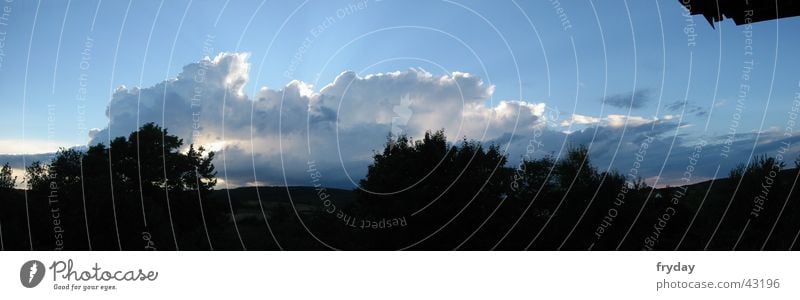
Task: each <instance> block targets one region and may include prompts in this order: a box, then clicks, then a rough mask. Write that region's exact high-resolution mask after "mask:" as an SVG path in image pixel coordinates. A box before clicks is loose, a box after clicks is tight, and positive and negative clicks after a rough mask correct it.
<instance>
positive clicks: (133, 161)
mask: <svg viewBox="0 0 800 300" xmlns="http://www.w3.org/2000/svg"><path fill="white" fill-rule="evenodd" d="M214 158H215V154H214V153H213V152H206V151H205V150H204V149H203V148H202V147H201V148H197V149H195V147H194V145H189V146H188V147H186V146H184V144H183V141H182V140H181V139H180V138H178V137H176V136H173V135H170V134H169V133H168V131H167V130H166V129H162V128H160V127H158V126H156V125H154V124H146V125H144V126H142V127H141V128H140V129H139V130H138V131H136V132H133V133H131V134H130V135H129V136H128V137H119V138H116V139H113V140H112V141H111V143H110V145H109V146H105V145H103V144H98V145H94V146H91V147H89V148H88V149H87V150H86V151H78V150H75V149H62V150H60V151H59V152H58V153H57V154H56V155H55V156H54V157H53V159H52V160H51V161H48V162H38V161H37V162H33V163H31V164H30V165H28V166H26V174H25V178H24V180H25V184H26V185H27V189H25V190H20V189H15V186H17V184H18V183H19V182H20V179H19V178H16V177H15V176H13V174H12V172H11V167H10V166H9V165H8V164H5V165H4V166H3V167H2V168H1V169H0V233H2V235H0V236H1V237H2V246H3V249H5V250H29V249H31V247H33V249H36V250H89V249H91V250H117V249H123V250H211V249H213V250H242V249H247V250H277V249H286V250H324V249H331V248H335V249H375V250H395V249H410V250H452V249H460V250H490V249H495V250H617V249H621V250H731V249H736V250H761V249H769V250H789V249H790V248H794V249H796V248H797V247H800V245H797V244H796V243H795V242H796V237H797V232H798V230H800V226H798V225H797V223H796V221H795V220H797V219H798V218H800V204H798V201H796V200H797V198H798V197H797V195H796V194H795V193H793V188H794V185H795V183H796V182H797V178H798V167H800V161H795V162H794V163H793V165H792V167H794V168H793V169H786V168H785V167H786V166H785V163H784V162H783V161H782V160H779V159H776V158H773V157H767V156H759V157H757V158H755V159H753V161H752V162H751V163H750V164H748V165H740V166H739V167H737V168H735V169H733V170H731V171H730V174H729V178H725V179H718V180H713V181H707V182H702V183H697V184H693V185H687V186H681V187H666V188H653V187H650V186H647V185H646V184H644V182H643V181H642V180H641V178H632V177H630V176H626V175H623V174H621V173H618V172H615V171H613V172H601V171H599V170H598V169H597V168H596V167H594V166H593V165H592V162H591V157H590V155H589V149H587V148H586V147H583V146H575V147H572V148H570V149H569V150H568V151H566V152H565V153H563V154H562V155H560V156H556V155H555V154H550V155H546V156H543V157H536V158H534V157H526V158H525V159H523V160H522V161H521V162H520V163H518V164H516V165H512V164H509V158H508V157H506V156H505V155H504V154H503V153H502V149H500V148H499V147H497V146H494V145H484V144H483V143H480V142H477V141H471V140H466V139H465V140H461V141H458V142H455V143H453V142H449V141H447V139H446V137H445V133H444V132H443V131H436V132H428V133H426V134H425V135H424V136H423V137H422V139H419V140H414V139H412V138H411V137H408V136H404V135H401V136H390V137H388V139H387V142H386V144H385V146H384V148H383V149H382V150H381V151H377V152H376V153H375V154H374V156H373V159H374V161H373V163H372V164H371V165H370V166H369V168H368V172H367V175H366V177H365V178H364V179H363V180H361V182H360V188H358V189H354V190H341V189H333V188H325V187H244V188H236V189H231V190H221V191H220V190H216V191H215V190H214V187H215V185H216V182H217V180H216V171H215V169H214V165H213V160H214Z"/></svg>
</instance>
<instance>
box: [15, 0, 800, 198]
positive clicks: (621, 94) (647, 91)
mask: <svg viewBox="0 0 800 300" xmlns="http://www.w3.org/2000/svg"><path fill="white" fill-rule="evenodd" d="M0 5H4V6H5V7H8V9H9V10H10V12H9V13H7V17H8V21H6V22H5V23H6V24H5V25H0V33H3V34H2V37H3V38H4V40H3V44H2V45H3V46H2V48H0V49H1V50H2V56H0V57H2V61H0V63H2V65H1V66H0V91H2V93H0V111H2V112H3V118H2V119H0V125H2V126H3V127H4V128H7V130H4V131H2V132H0V154H20V153H27V154H32V153H45V152H52V151H53V150H55V149H56V148H58V147H64V146H74V145H84V144H86V143H87V142H89V140H90V138H89V130H90V129H93V128H96V129H99V130H103V129H105V128H107V127H108V125H109V118H108V117H107V115H106V110H107V109H108V104H109V103H110V102H112V101H113V99H117V98H115V97H114V95H115V91H117V88H118V87H119V86H122V85H124V86H126V87H127V88H132V87H141V88H143V89H146V88H148V87H153V86H156V85H158V84H160V83H162V82H164V81H165V80H167V82H168V81H169V79H170V78H175V77H176V76H178V75H179V74H180V73H181V72H182V71H183V70H184V66H187V65H191V64H195V63H198V61H200V60H201V59H203V57H204V56H209V57H210V58H212V59H213V58H214V57H216V56H217V54H218V53H220V52H226V53H247V54H249V56H248V57H247V59H246V60H247V62H246V63H247V64H248V66H249V70H248V72H246V74H247V76H246V85H245V86H244V87H243V93H244V98H247V99H249V100H253V101H255V99H258V98H259V96H258V95H259V93H260V91H261V90H262V88H263V87H267V88H268V89H272V90H282V89H284V87H286V86H287V84H289V83H290V82H291V81H292V80H298V81H301V82H304V83H306V84H308V85H311V86H313V87H310V88H309V89H310V92H312V93H320V91H321V90H322V89H323V87H325V86H326V85H329V84H332V83H333V82H334V81H335V80H336V79H337V78H340V76H341V74H342V73H343V72H345V71H353V72H355V74H356V75H357V76H359V77H358V78H366V77H368V76H369V75H370V74H387V73H390V72H395V71H401V72H408V71H409V70H410V69H411V68H413V70H416V71H414V72H424V73H427V74H429V75H431V76H433V77H437V76H443V75H444V76H451V75H452V74H454V73H453V72H462V73H468V74H470V76H472V77H473V78H480V79H481V80H482V82H483V83H484V86H486V87H489V86H492V89H491V93H490V95H489V97H486V98H480V97H478V98H480V99H481V101H483V104H484V106H485V107H487V108H494V107H497V106H498V105H499V104H500V103H502V101H522V102H524V103H528V104H531V105H533V104H541V103H544V104H545V105H546V107H547V108H548V109H551V110H552V109H557V111H558V117H557V118H554V117H553V116H551V118H550V119H549V120H548V121H550V122H549V123H548V125H547V126H549V127H548V128H549V130H551V131H553V132H554V133H562V134H563V133H565V132H566V133H571V132H575V131H580V130H589V131H586V132H587V133H593V132H594V131H593V130H594V129H592V128H600V127H609V128H617V127H619V126H616V127H615V126H614V124H613V122H614V120H616V119H614V117H609V116H610V115H622V116H627V117H626V118H627V119H628V120H634V121H635V120H639V122H640V123H636V122H634V123H630V124H628V125H631V124H633V125H648V126H650V127H654V126H653V124H655V123H654V122H656V121H655V120H661V121H662V122H664V121H666V122H667V123H670V124H673V125H674V126H673V127H672V129H673V130H672V131H664V132H663V133H664V134H665V136H664V138H665V141H669V140H670V139H672V138H673V137H674V136H675V134H676V132H677V133H678V134H679V137H680V140H679V141H678V142H679V143H683V144H684V146H687V147H688V146H690V145H688V144H692V143H693V142H692V141H694V140H695V139H697V138H704V139H708V140H714V138H715V137H716V138H719V137H723V136H725V135H726V133H728V132H729V130H730V127H731V120H732V118H733V115H734V114H735V113H736V112H737V108H736V102H737V99H738V97H739V93H740V91H741V85H742V84H743V83H745V84H748V85H749V86H750V89H749V93H748V95H747V97H746V99H745V100H746V101H745V102H744V103H745V106H744V108H743V109H742V107H740V109H742V111H743V114H742V115H743V117H742V118H741V120H740V122H739V124H738V126H736V134H737V141H745V142H748V141H750V143H749V144H747V143H744V144H742V145H741V148H742V152H741V153H749V152H748V151H747V150H750V149H752V148H753V145H761V142H763V139H764V138H763V137H760V138H758V139H756V138H755V137H753V136H739V135H743V134H753V133H758V132H772V133H773V134H774V135H775V136H779V133H780V132H781V131H782V130H784V128H785V127H787V122H788V121H789V117H788V116H787V111H790V110H791V109H792V105H793V104H792V99H793V98H794V97H795V93H797V92H800V87H799V86H798V81H799V80H800V74H798V73H797V72H796V70H798V69H800V60H798V59H796V58H795V57H794V55H795V53H800V42H798V41H797V39H796V38H794V37H795V36H796V32H798V29H800V28H798V26H800V18H789V19H783V20H779V21H769V22H761V23H756V24H754V25H753V26H752V33H747V32H746V31H747V30H748V28H746V27H744V26H738V27H737V26H734V24H733V23H732V22H730V21H725V22H723V23H722V24H719V25H718V26H717V29H716V30H715V29H713V28H712V27H711V26H709V25H708V24H707V23H706V21H705V20H704V19H703V18H702V17H691V18H688V19H687V17H685V16H684V15H683V13H684V10H683V7H682V6H680V5H679V3H678V1H667V0H663V1H655V0H652V1H650V0H648V1H602V2H601V1H577V2H576V1H562V2H559V1H516V2H513V1H455V2H449V1H399V0H383V1H377V0H366V1H307V2H302V1H263V2H262V1H102V2H98V1H20V0H17V1H12V2H8V1H4V2H2V4H0ZM359 5H360V6H359ZM690 30H693V34H696V35H697V36H696V37H694V38H691V37H690V36H689V33H692V32H691V31H690ZM748 36H750V39H751V40H752V41H753V49H752V50H753V51H752V52H753V53H752V55H747V54H745V46H746V45H747V43H748ZM690 41H693V43H691V44H690ZM87 42H90V44H91V46H90V47H89V46H87V45H88V44H87ZM87 49H88V50H87ZM87 53H90V55H88V56H87V55H85V54H87ZM293 59H294V60H293ZM749 60H752V61H753V62H754V68H753V70H752V71H751V73H748V75H750V77H749V79H748V80H743V79H742V76H743V68H744V66H746V62H747V61H749ZM422 70H424V71H422ZM81 76H84V77H83V79H85V80H84V81H81ZM689 76H691V81H690V80H689V79H690V77H689ZM387 78H389V79H392V78H394V79H397V78H403V77H402V76H395V77H387ZM389 79H387V80H389ZM223 80H224V79H223ZM455 82H456V83H457V82H458V80H456V81H455ZM82 84H83V85H84V86H83V87H84V88H85V92H86V97H85V101H81V100H78V97H77V96H76V95H77V94H78V93H81V91H82V90H80V88H81V87H82V86H81V85H82ZM365 84H369V83H368V80H365ZM404 84H409V83H408V82H405V83H404ZM376 85H379V84H377V83H376ZM388 86H389V87H394V86H395V85H391V84H389V85H388ZM384 88H386V87H384ZM406 88H407V89H406V90H403V91H405V92H407V91H408V90H411V91H413V90H417V91H423V89H415V87H414V86H410V87H406ZM368 90H369V88H367V87H365V88H364V94H365V95H372V94H371V93H369V92H367V91H368ZM433 91H434V92H436V91H438V90H437V89H436V88H434V90H433ZM300 93H301V94H302V93H308V92H300ZM321 94H324V93H321ZM387 94H388V92H387ZM401 94H402V91H401ZM375 95H380V93H377V94H375ZM462 96H463V95H462ZM120 97H121V96H120ZM343 97H344V96H343ZM123 98H124V97H123ZM138 98H141V97H138ZM312 98H313V97H312ZM398 98H399V97H398ZM423 98H425V97H421V98H420V99H423ZM119 99H121V98H119ZM309 99H311V98H309ZM342 99H344V98H342ZM603 99H606V101H603ZM631 99H633V101H634V102H635V103H636V104H635V105H634V106H633V107H631V106H630V105H629V104H630V100H631ZM373 100H375V101H380V100H379V99H378V100H376V99H373ZM395 100H396V99H394V98H391V99H389V100H387V101H395ZM626 100H627V101H626ZM684 100H685V101H686V102H687V105H686V110H685V111H684V114H683V115H682V116H681V113H680V112H681V109H680V108H681V107H682V106H681V105H675V104H676V103H677V104H681V103H683V101H684ZM120 101H121V100H120ZM137 101H141V99H137ZM308 101H310V102H314V101H319V102H320V103H324V102H325V100H324V97H322V100H319V99H318V100H308ZM768 101H769V104H767V103H768ZM418 104H419V105H422V104H423V103H421V102H420V103H418ZM425 104H426V105H427V107H428V108H434V109H435V108H436V107H437V106H436V105H437V104H436V103H425ZM612 104H616V105H612ZM670 104H673V105H670ZM345 106H346V105H345ZM341 107H342V106H341V105H339V106H338V108H339V109H341ZM354 107H355V109H358V107H359V106H354ZM443 107H445V108H443V109H440V111H439V113H440V114H442V115H449V116H451V117H454V118H457V117H458V114H457V113H452V112H448V111H446V107H447V106H443ZM111 109H112V110H114V109H115V108H114V106H112V107H111ZM530 109H531V114H533V115H536V114H537V113H536V112H533V110H534V109H533V106H531V107H530ZM441 110H445V111H441ZM338 114H339V115H340V116H342V115H343V113H342V112H341V111H338ZM378 115H379V114H378ZM573 115H577V116H584V117H594V118H596V119H597V120H596V121H594V122H584V124H579V123H580V122H573V123H571V124H572V125H573V126H562V125H561V122H563V121H564V120H569V119H570V118H573ZM462 116H463V114H462ZM249 117H250V115H246V116H242V118H245V119H248V120H249ZM83 118H85V120H83ZM144 119H146V118H144ZM421 119H422V120H416V121H418V122H420V123H419V124H425V125H427V126H437V125H441V124H445V125H446V124H449V123H448V122H447V121H442V120H441V119H440V116H435V115H431V116H430V117H429V118H421ZM584 119H585V118H584ZM762 119H763V124H762ZM359 120H360V119H359ZM426 120H427V121H426ZM431 120H433V121H431ZM437 120H438V121H437ZM543 120H544V118H543V117H542V116H541V114H539V115H536V118H534V120H533V121H531V122H541V121H543ZM574 120H577V118H576V119H574ZM411 121H412V122H415V119H411ZM376 122H377V123H381V122H378V121H376ZM425 122H429V123H425ZM437 122H439V123H437ZM458 123H461V122H458ZM656 123H658V122H656ZM381 124H383V123H381ZM564 124H566V123H564ZM659 124H660V123H659ZM706 124H708V126H707V127H706ZM383 125H386V124H383ZM517 125H519V123H518V122H517ZM523 125H525V124H523ZM420 126H421V125H420ZM442 126H443V127H447V126H444V125H442ZM593 126H598V127H593ZM390 127H391V126H385V127H380V128H383V129H385V130H384V131H383V132H384V133H383V135H384V136H385V132H388V130H389V128H390ZM512 127H513V126H512ZM523 127H524V126H523ZM624 127H626V126H624ZM48 128H50V129H48ZM112 128H113V126H112ZM676 128H677V129H676ZM429 129H435V128H429ZM446 129H447V130H448V131H457V130H456V128H446ZM676 130H677V131H676ZM178 131H179V130H178ZM376 131H380V130H377V129H376ZM506 131H509V130H506ZM510 131H514V132H516V133H515V134H517V135H518V136H519V138H517V140H516V141H517V142H519V141H523V142H525V141H527V140H526V138H524V137H525V136H526V135H525V133H524V132H522V131H519V132H517V131H515V130H513V128H511V130H510ZM614 132H616V133H620V131H614ZM632 132H633V131H632ZM502 133H504V132H503V130H500V131H498V133H497V134H496V135H494V136H492V135H485V134H484V135H478V136H470V137H472V138H478V139H482V140H486V141H494V142H497V143H500V144H503V143H504V142H505V143H508V144H509V145H512V144H515V143H517V142H515V141H510V142H509V141H508V140H503V139H502V136H503V135H502ZM113 134H119V135H124V134H125V132H114V133H112V135H113ZM264 134H265V135H268V134H267V133H264ZM620 134H623V133H620ZM623 135H624V134H623ZM306 136H310V134H309V133H306ZM354 136H358V135H356V134H354ZM512 136H513V134H512ZM791 137H792V138H794V135H793V132H792V136H791ZM217 139H218V140H219V138H218V137H217ZM622 140H624V138H623V139H622ZM272 141H273V142H274V139H273V140H272ZM377 142H378V144H379V143H380V142H382V139H378V141H377ZM345 144H347V142H345ZM523 144H524V143H523ZM608 145H609V146H610V147H611V149H600V148H595V149H596V151H600V152H609V151H612V152H613V151H615V150H616V149H617V148H619V147H615V146H616V144H615V143H609V144H608ZM748 145H749V146H748ZM378 146H379V145H378ZM559 146H560V143H558V142H554V143H551V145H550V146H549V148H548V151H560V149H561V148H560V147H559ZM631 146H635V143H634V144H631ZM371 147H373V148H374V147H375V145H371ZM673 147H674V145H673ZM748 147H750V148H748ZM244 148H246V147H244ZM523 148H524V147H523ZM241 149H242V147H240V149H239V150H241ZM514 149H515V148H514V147H513V146H512V147H510V150H509V151H510V153H511V155H510V156H511V157H518V156H519V155H520V154H519V149H517V150H514ZM624 149H626V148H625V147H622V148H621V150H619V151H624ZM633 149H635V147H634V148H633ZM758 149H759V151H764V152H765V153H774V151H776V149H775V148H774V147H772V148H770V146H764V147H759V148H758ZM793 149H794V148H793ZM245 150H247V149H245ZM371 150H372V149H369V148H368V149H364V150H363V151H367V154H368V152H369V151H371ZM514 151H517V152H514ZM715 151H716V150H715ZM246 152H248V153H251V154H252V153H258V152H259V151H256V150H255V149H250V151H246ZM339 152H341V151H339ZM756 152H758V151H756ZM232 153H235V152H232ZM334 153H335V152H334ZM756 154H758V153H756ZM670 155H672V154H665V155H664V157H665V158H664V160H669V159H667V157H670ZM248 157H249V156H248ZM265 157H270V156H269V155H266V154H265ZM364 157H365V156H364V155H357V156H355V157H354V158H353V159H352V161H357V163H354V164H353V166H352V168H353V169H354V170H355V169H359V170H360V169H363V167H364V161H365V160H364ZM366 157H368V155H366ZM748 158H749V155H745V156H743V157H742V156H740V157H735V158H730V159H726V161H727V162H726V164H725V166H729V165H730V164H732V163H733V162H737V161H740V160H741V161H746V160H747V159H748ZM339 160H342V159H339ZM512 160H513V159H512ZM349 161H350V160H348V159H344V161H343V162H342V164H341V165H342V166H344V169H348V168H350V166H349V165H348V164H347V163H346V162H349ZM629 161H630V159H629V158H628V157H626V158H611V157H605V158H603V157H601V158H600V161H599V162H600V165H601V167H602V168H606V167H607V166H614V167H618V168H624V167H625V166H626V165H628V164H629ZM662 161H663V160H662ZM662 161H654V162H653V163H652V165H653V170H652V172H653V173H655V174H650V176H647V177H651V176H657V174H659V173H657V172H656V171H657V170H658V169H659V166H660V164H661V163H662ZM714 161H715V162H714V163H716V160H714ZM265 163H266V162H265ZM714 163H710V164H709V165H713V164H714ZM683 164H684V163H683V162H675V166H676V168H677V169H681V168H682V165H683ZM336 167H338V166H336V164H332V165H331V169H336ZM258 168H259V169H265V170H269V168H268V167H263V168H261V167H258ZM301 170H302V169H301ZM359 172H362V173H363V170H362V171H354V173H359ZM299 176H300V177H302V175H299ZM709 176H710V175H709V174H707V170H706V173H704V177H709ZM331 177H336V178H339V177H341V176H339V175H331ZM356 177H357V176H356ZM254 180H256V179H243V180H241V182H250V181H254ZM274 181H279V180H277V179H275V180H274ZM343 185H346V183H345V184H343Z"/></svg>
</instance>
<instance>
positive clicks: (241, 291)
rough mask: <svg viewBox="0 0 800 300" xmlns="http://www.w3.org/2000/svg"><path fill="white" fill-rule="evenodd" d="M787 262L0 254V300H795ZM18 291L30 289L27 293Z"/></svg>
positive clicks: (756, 255)
mask: <svg viewBox="0 0 800 300" xmlns="http://www.w3.org/2000/svg"><path fill="white" fill-rule="evenodd" d="M798 263H800V255H798V254H797V253H791V252H402V253H400V252H213V253H209V252H166V253H154V252H6V253H3V254H2V255H0V270H2V272H0V288H2V292H0V293H2V299H44V298H48V299H150V298H155V299H238V298H255V299H264V298H266V299H535V298H539V297H542V298H543V299H548V298H555V299H586V298H612V297H613V298H617V299H652V298H658V299H700V298H708V299H797V295H799V294H800V293H799V291H800V289H798V287H800V282H798V279H800V276H798V270H797V266H798V265H800V264H798ZM26 286H29V287H26Z"/></svg>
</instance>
